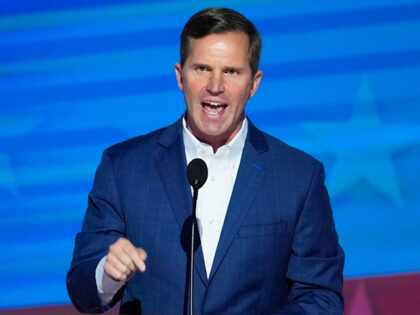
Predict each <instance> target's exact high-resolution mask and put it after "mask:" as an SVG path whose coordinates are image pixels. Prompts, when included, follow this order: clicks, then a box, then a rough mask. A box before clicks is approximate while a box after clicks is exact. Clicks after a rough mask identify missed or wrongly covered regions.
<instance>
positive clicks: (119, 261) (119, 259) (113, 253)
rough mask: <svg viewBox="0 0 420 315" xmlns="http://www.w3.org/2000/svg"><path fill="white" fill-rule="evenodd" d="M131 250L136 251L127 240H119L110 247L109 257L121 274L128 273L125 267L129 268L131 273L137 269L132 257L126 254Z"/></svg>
mask: <svg viewBox="0 0 420 315" xmlns="http://www.w3.org/2000/svg"><path fill="white" fill-rule="evenodd" d="M126 248H128V249H126ZM130 250H134V246H133V245H132V244H131V243H130V242H129V241H128V240H126V239H119V240H118V241H117V242H115V243H114V244H112V245H111V246H110V247H109V252H108V256H109V258H110V259H111V258H112V260H111V261H112V262H114V266H115V267H117V268H118V269H119V270H120V271H121V272H124V273H127V271H126V270H125V268H124V267H123V266H125V267H126V268H128V269H129V270H130V271H131V272H134V271H135V269H136V266H135V265H134V262H133V261H132V259H131V257H130V256H129V255H127V253H126V252H127V251H130ZM121 265H123V266H121Z"/></svg>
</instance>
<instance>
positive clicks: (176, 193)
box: [154, 120, 207, 285]
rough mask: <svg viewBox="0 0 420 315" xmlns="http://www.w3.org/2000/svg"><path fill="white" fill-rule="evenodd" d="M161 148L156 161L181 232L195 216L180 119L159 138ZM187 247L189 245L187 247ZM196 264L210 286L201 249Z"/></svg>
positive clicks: (204, 280) (155, 158)
mask: <svg viewBox="0 0 420 315" xmlns="http://www.w3.org/2000/svg"><path fill="white" fill-rule="evenodd" d="M159 145H160V146H159V148H158V150H157V151H156V153H155V156H154V160H155V163H156V167H157V169H158V172H159V175H160V179H161V181H162V185H163V187H164V188H165V191H166V195H167V197H168V200H169V203H170V205H171V208H172V209H173V211H174V214H175V218H176V220H177V222H178V224H179V226H180V230H182V228H183V226H184V223H185V221H186V220H187V218H188V217H189V216H191V213H192V194H191V189H190V184H189V183H188V180H187V176H186V168H187V162H186V158H185V149H184V143H183V138H182V121H181V120H178V121H177V122H176V123H175V124H173V125H171V126H169V127H168V128H167V129H165V130H164V132H163V134H162V136H161V137H160V139H159ZM190 234H191V232H190ZM188 246H190V245H189V244H188ZM194 265H195V268H196V270H197V272H198V273H199V275H200V278H201V280H202V281H203V284H204V285H207V275H206V270H205V265H204V258H203V253H202V250H201V246H200V247H199V249H198V250H197V251H196V252H195V262H194Z"/></svg>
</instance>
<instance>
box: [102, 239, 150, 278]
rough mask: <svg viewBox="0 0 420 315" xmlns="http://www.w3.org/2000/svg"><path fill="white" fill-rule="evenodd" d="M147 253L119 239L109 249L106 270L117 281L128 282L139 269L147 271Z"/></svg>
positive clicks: (126, 240) (127, 241) (125, 240)
mask: <svg viewBox="0 0 420 315" xmlns="http://www.w3.org/2000/svg"><path fill="white" fill-rule="evenodd" d="M146 258H147V253H146V252H145V251H144V249H142V248H137V247H134V245H133V244H132V243H131V242H130V241H129V240H128V239H126V238H119V239H118V241H116V242H115V243H114V244H112V245H111V246H110V247H109V252H108V256H107V258H106V263H105V265H104V270H105V272H106V274H107V275H108V276H110V277H111V278H112V279H114V280H116V281H126V280H127V279H128V278H129V277H130V276H131V275H132V274H133V273H134V272H135V271H136V270H137V269H138V270H140V271H141V272H144V271H145V270H146V264H145V261H146Z"/></svg>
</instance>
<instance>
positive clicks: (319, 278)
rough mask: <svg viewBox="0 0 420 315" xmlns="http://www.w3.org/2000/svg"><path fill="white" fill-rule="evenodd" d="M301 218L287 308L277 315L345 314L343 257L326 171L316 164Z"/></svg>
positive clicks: (290, 262)
mask: <svg viewBox="0 0 420 315" xmlns="http://www.w3.org/2000/svg"><path fill="white" fill-rule="evenodd" d="M317 165H318V167H317V168H316V170H315V172H314V174H313V177H312V180H311V184H310V186H309V190H308V192H307V195H306V200H305V201H304V204H303V209H302V211H301V213H300V216H299V218H298V222H297V225H296V229H295V234H294V239H293V243H292V251H291V256H290V259H289V265H288V270H287V279H288V285H289V297H288V304H287V305H286V306H284V307H283V308H282V309H281V310H279V311H278V312H276V313H277V314H312V315H313V314H342V312H343V297H342V285H343V266H344V253H343V251H342V249H341V247H340V246H339V244H338V237H337V233H336V231H335V227H334V221H333V217H332V211H331V206H330V201H329V197H328V193H327V190H326V188H325V186H324V178H325V174H324V169H323V166H322V164H320V163H319V164H317Z"/></svg>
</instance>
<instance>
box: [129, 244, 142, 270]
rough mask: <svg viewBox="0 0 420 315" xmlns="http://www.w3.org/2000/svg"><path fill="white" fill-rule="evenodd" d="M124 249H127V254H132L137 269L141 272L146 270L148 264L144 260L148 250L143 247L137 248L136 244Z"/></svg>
mask: <svg viewBox="0 0 420 315" xmlns="http://www.w3.org/2000/svg"><path fill="white" fill-rule="evenodd" d="M124 249H125V250H127V252H126V254H127V255H129V256H130V258H131V259H132V262H133V263H134V264H135V266H136V267H137V269H139V270H140V271H141V272H144V271H146V264H145V262H144V261H145V260H146V258H147V254H146V252H145V251H144V250H143V249H142V248H135V247H134V246H133V247H130V248H128V247H127V248H124Z"/></svg>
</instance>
